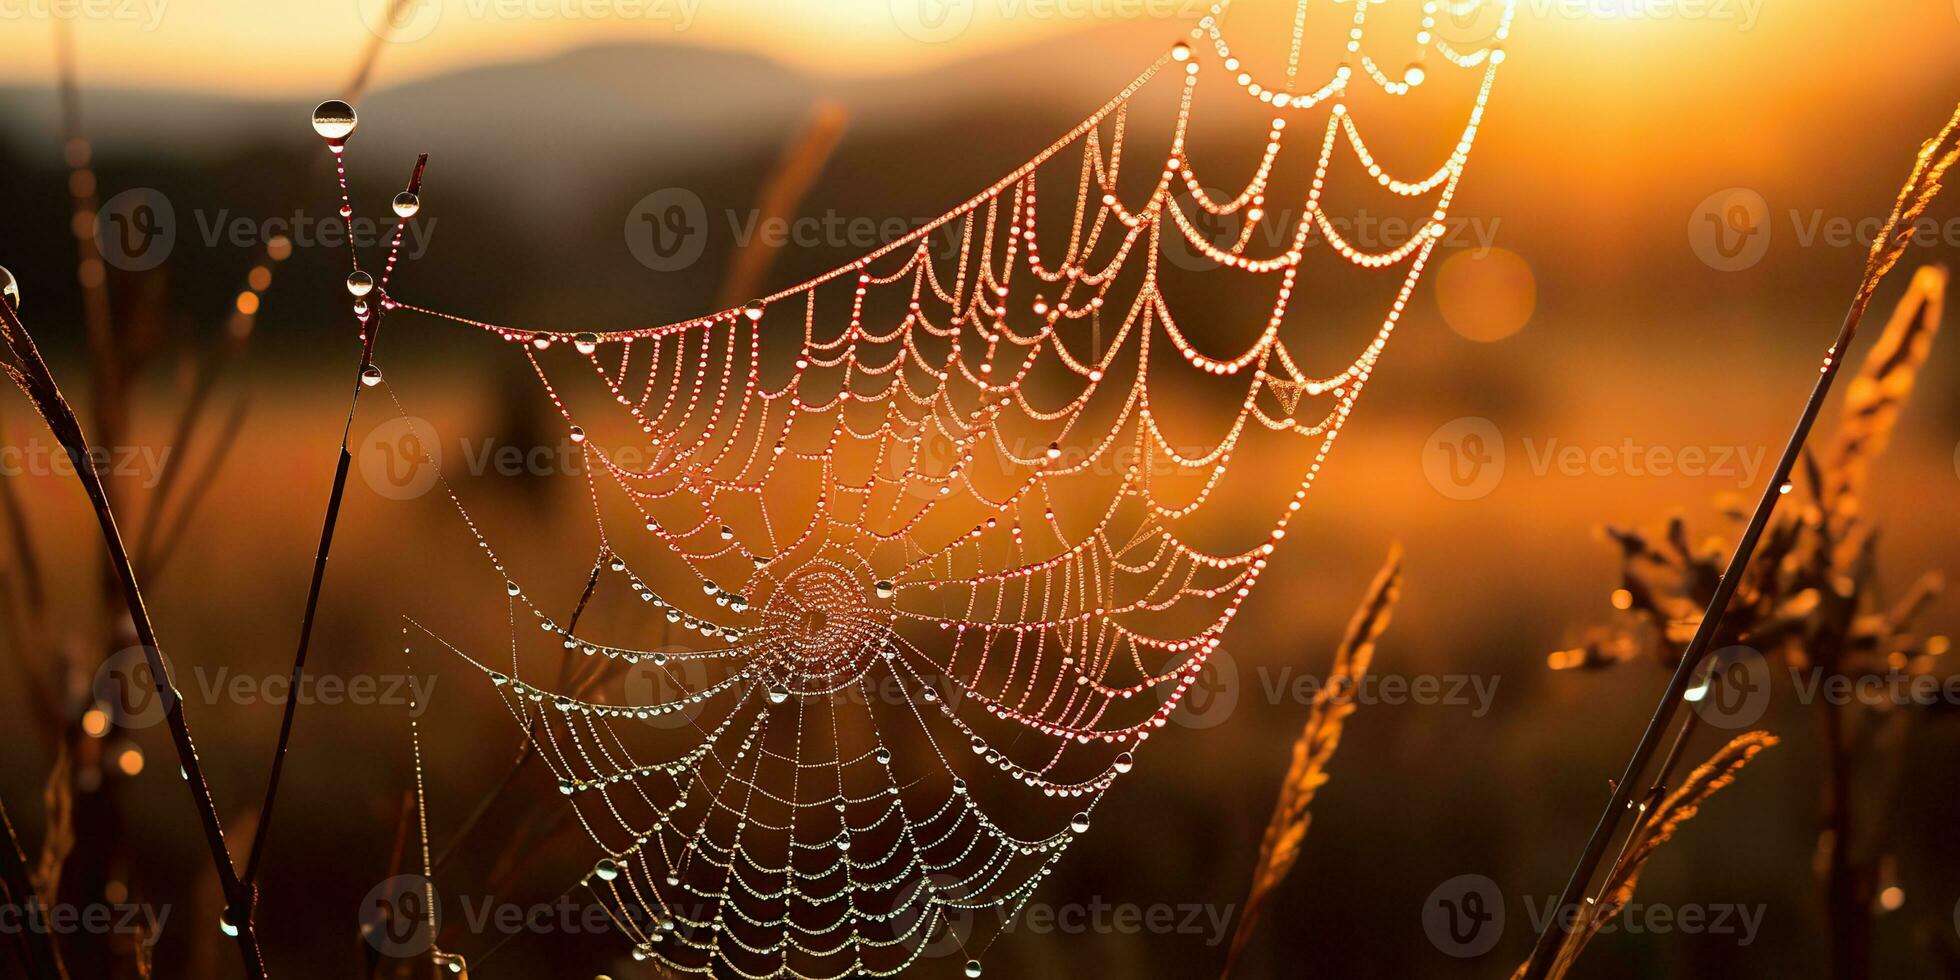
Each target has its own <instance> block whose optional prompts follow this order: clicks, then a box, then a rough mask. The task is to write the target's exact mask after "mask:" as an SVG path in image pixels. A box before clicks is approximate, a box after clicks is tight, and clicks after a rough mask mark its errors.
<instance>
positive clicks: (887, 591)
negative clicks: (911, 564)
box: [873, 579, 898, 599]
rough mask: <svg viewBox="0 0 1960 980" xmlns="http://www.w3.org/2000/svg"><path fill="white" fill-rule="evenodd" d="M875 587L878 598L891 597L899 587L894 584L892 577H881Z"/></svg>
mask: <svg viewBox="0 0 1960 980" xmlns="http://www.w3.org/2000/svg"><path fill="white" fill-rule="evenodd" d="M873 588H874V589H875V590H876V591H877V593H878V598H880V599H889V598H891V597H892V596H893V595H894V594H895V593H897V592H898V589H897V587H896V586H894V585H892V582H891V580H890V579H879V580H878V582H877V584H876V585H875V586H874V587H873Z"/></svg>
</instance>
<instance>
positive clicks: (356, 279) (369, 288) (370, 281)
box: [347, 269, 374, 296]
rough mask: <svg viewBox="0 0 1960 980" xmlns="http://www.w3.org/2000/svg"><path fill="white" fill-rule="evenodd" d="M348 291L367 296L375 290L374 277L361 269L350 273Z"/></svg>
mask: <svg viewBox="0 0 1960 980" xmlns="http://www.w3.org/2000/svg"><path fill="white" fill-rule="evenodd" d="M347 291H348V292H350V293H353V294H354V295H356V296H366V295H367V294H368V293H371V292H373V291H374V277H373V276H370V275H368V274H367V273H365V272H362V271H361V270H359V269H356V270H354V271H353V272H350V273H348V274H347Z"/></svg>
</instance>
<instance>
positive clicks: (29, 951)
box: [0, 801, 68, 980]
mask: <svg viewBox="0 0 1960 980" xmlns="http://www.w3.org/2000/svg"><path fill="white" fill-rule="evenodd" d="M0 831H4V832H5V834H6V839H5V840H0V885H4V886H5V888H6V891H7V897H8V899H9V900H11V901H12V902H13V904H14V907H15V908H16V909H23V910H24V909H27V908H29V907H31V906H32V905H33V904H34V903H36V902H38V901H39V900H40V893H39V892H37V891H36V890H35V888H34V877H33V875H32V874H30V873H29V872H28V870H27V855H26V854H24V853H22V852H21V849H20V838H19V837H16V836H15V835H14V822H13V820H11V819H9V818H8V816H7V804H6V803H5V802H4V801H0ZM13 931H14V934H15V935H16V936H17V937H19V939H20V945H21V955H22V956H23V957H24V958H25V959H26V961H27V969H28V972H29V973H30V974H32V975H33V977H34V980H68V967H67V965H66V964H64V963H62V962H61V951H60V950H59V949H57V948H55V945H54V936H53V935H52V934H50V933H49V931H48V930H46V929H29V928H23V929H16V930H13Z"/></svg>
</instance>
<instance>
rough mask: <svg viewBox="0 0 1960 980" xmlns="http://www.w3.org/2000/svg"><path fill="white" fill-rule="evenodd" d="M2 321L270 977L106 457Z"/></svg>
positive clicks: (232, 896) (248, 949)
mask: <svg viewBox="0 0 1960 980" xmlns="http://www.w3.org/2000/svg"><path fill="white" fill-rule="evenodd" d="M0 324H3V325H4V326H5V328H6V338H5V339H6V345H7V348H8V350H9V352H10V353H11V354H12V355H13V358H14V363H12V364H9V365H8V371H9V373H10V374H11V375H12V376H13V379H14V381H15V382H16V383H17V384H19V385H20V387H21V390H22V391H23V392H25V393H26V394H27V395H28V397H29V398H30V399H32V400H33V402H34V404H35V407H36V408H37V409H38V410H39V411H40V413H41V418H42V421H44V422H46V423H47V425H48V429H49V431H50V432H52V433H53V434H54V437H55V439H56V441H58V442H60V443H61V445H62V448H63V449H65V450H66V451H67V453H68V456H69V458H70V459H72V460H74V462H75V478H76V479H78V480H80V481H81V484H82V489H83V490H84V491H85V492H86V493H87V494H88V498H89V503H90V504H91V505H93V507H94V509H95V517H96V521H97V523H98V524H100V525H101V530H102V543H103V546H104V547H105V548H107V549H108V553H109V564H110V566H111V567H112V569H113V570H114V573H115V576H116V579H117V582H118V584H119V585H120V587H121V595H122V599H123V602H124V604H125V606H126V607H127V608H128V612H129V619H130V624H131V626H132V627H133V628H134V629H135V631H136V639H137V642H138V643H139V644H140V645H141V646H142V649H143V658H144V660H145V662H146V663H147V664H148V665H149V670H150V677H151V680H152V681H153V683H155V685H156V695H157V697H158V698H160V699H162V703H163V705H164V721H165V722H166V723H167V724H168V726H169V729H170V739H171V742H172V744H173V745H174V746H175V748H176V750H177V762H178V764H179V766H181V767H182V769H183V773H184V782H185V783H186V784H188V785H189V787H190V791H191V799H192V801H193V802H194V803H195V804H196V806H197V816H198V822H199V824H200V825H201V826H202V828H203V831H204V839H205V845H206V846H207V848H208V849H209V850H210V852H211V861H212V863H213V864H214V865H215V866H216V867H217V871H218V882H219V884H220V885H221V886H222V888H223V891H224V895H225V901H226V904H227V906H228V907H227V916H228V920H229V921H230V922H231V924H232V925H233V926H234V927H235V928H234V930H233V931H234V932H235V933H236V935H235V937H234V938H235V939H236V940H237V943H238V951H239V955H240V957H241V958H243V960H244V963H245V972H246V974H247V975H248V976H250V977H253V978H255V980H264V978H265V976H266V972H265V961H264V957H263V956H262V954H261V953H260V952H259V943H258V938H257V936H256V935H255V934H254V932H253V929H252V922H251V917H250V915H249V910H250V906H251V898H250V894H249V892H248V890H247V888H246V887H245V886H244V885H243V884H242V883H241V882H240V879H239V877H238V873H237V871H236V870H235V869H234V868H233V867H232V863H231V851H230V849H229V848H228V847H227V846H226V845H225V832H224V828H223V825H222V824H221V823H220V822H219V820H218V808H217V805H216V804H214V803H213V802H212V800H211V788H210V786H209V785H208V784H207V783H206V781H205V779H204V770H203V768H202V767H201V766H200V765H199V764H198V757H197V746H196V744H195V743H194V742H193V741H192V739H191V729H190V722H189V721H188V720H187V719H186V718H185V717H184V699H183V697H182V696H181V695H180V694H179V693H178V691H177V688H176V686H175V684H173V683H172V681H171V679H170V672H169V669H168V667H167V666H166V665H165V663H164V659H163V650H162V647H161V646H159V644H158V642H157V636H156V629H155V627H154V626H153V625H152V624H151V622H150V613H149V610H148V608H146V607H145V606H144V604H143V592H142V590H141V588H139V587H138V585H137V579H136V567H135V565H134V564H133V563H132V562H131V561H130V557H129V551H128V549H127V548H125V547H124V545H123V538H122V531H121V530H120V529H119V528H118V526H117V524H116V515H115V511H114V510H113V509H111V507H110V505H109V494H108V491H107V489H106V488H105V487H104V486H103V483H102V475H101V473H100V472H98V471H97V469H96V461H97V460H98V459H99V458H100V457H99V456H98V455H97V454H96V452H95V451H94V449H93V448H92V447H91V446H90V445H89V441H88V436H87V435H86V434H85V433H84V432H83V430H82V423H81V420H80V419H78V418H77V417H76V416H75V411H74V409H73V408H72V407H70V406H69V404H68V401H67V399H66V398H64V397H62V394H61V389H60V386H59V385H57V384H56V383H55V379H54V374H53V373H52V372H51V371H49V370H48V366H47V362H46V361H44V360H43V359H42V357H41V352H40V349H39V348H38V347H37V346H36V345H35V343H34V338H33V337H32V336H30V335H29V334H28V332H27V327H26V325H25V324H23V323H22V322H21V320H20V317H19V315H18V314H17V313H16V312H15V311H14V309H13V307H12V306H11V305H10V304H8V303H6V302H0Z"/></svg>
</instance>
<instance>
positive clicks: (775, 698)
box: [769, 681, 789, 704]
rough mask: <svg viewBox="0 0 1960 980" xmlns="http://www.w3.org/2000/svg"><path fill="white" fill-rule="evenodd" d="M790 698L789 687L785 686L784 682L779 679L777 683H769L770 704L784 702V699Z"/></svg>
mask: <svg viewBox="0 0 1960 980" xmlns="http://www.w3.org/2000/svg"><path fill="white" fill-rule="evenodd" d="M788 700H789V688H787V687H785V686H783V682H781V681H777V682H776V683H774V684H771V685H769V703H770V704H782V703H783V702H784V701H788Z"/></svg>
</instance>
